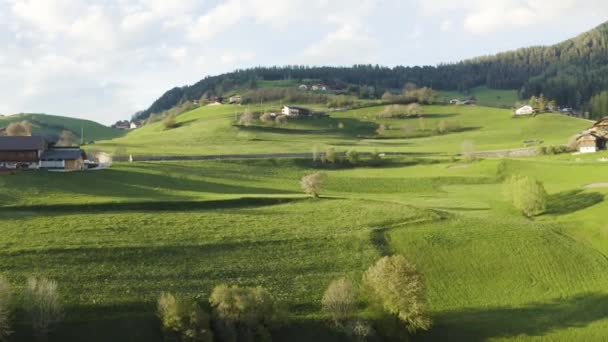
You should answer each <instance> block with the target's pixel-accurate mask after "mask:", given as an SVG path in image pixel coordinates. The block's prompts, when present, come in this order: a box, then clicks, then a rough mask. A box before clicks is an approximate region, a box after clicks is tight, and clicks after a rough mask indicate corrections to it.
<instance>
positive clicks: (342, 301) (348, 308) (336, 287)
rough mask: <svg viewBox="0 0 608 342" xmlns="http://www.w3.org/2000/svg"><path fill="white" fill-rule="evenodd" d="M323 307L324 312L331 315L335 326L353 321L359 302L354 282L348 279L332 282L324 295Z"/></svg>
mask: <svg viewBox="0 0 608 342" xmlns="http://www.w3.org/2000/svg"><path fill="white" fill-rule="evenodd" d="M321 305H322V306H323V311H325V312H326V313H327V314H329V315H330V316H331V318H332V320H333V321H334V324H336V325H338V326H340V325H342V323H343V322H344V321H346V320H348V319H351V318H352V317H353V316H354V314H355V310H356V309H357V300H356V298H355V290H354V288H353V284H352V282H351V281H350V280H347V279H346V278H341V279H337V280H334V281H332V282H331V284H329V287H327V290H325V293H324V294H323V299H321Z"/></svg>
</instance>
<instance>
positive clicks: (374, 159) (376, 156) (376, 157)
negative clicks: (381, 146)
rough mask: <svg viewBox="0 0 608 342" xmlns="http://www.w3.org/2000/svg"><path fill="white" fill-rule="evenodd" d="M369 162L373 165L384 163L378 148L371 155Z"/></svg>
mask: <svg viewBox="0 0 608 342" xmlns="http://www.w3.org/2000/svg"><path fill="white" fill-rule="evenodd" d="M369 163H370V165H372V166H379V165H381V164H382V157H381V156H380V152H378V150H374V152H372V153H371V154H370V156H369Z"/></svg>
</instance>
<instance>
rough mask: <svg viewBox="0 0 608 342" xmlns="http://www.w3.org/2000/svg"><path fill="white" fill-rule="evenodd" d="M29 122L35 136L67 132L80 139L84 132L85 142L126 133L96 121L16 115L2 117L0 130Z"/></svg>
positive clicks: (53, 116) (0, 117)
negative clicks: (16, 123)
mask: <svg viewBox="0 0 608 342" xmlns="http://www.w3.org/2000/svg"><path fill="white" fill-rule="evenodd" d="M19 121H29V122H31V123H32V125H33V133H34V134H52V135H60V134H61V132H63V131H65V130H67V131H71V132H72V133H74V134H75V135H76V136H78V137H80V135H81V131H84V140H85V142H90V141H95V140H106V139H112V138H116V137H119V136H121V135H123V134H124V132H122V131H120V130H118V129H114V128H110V127H107V126H104V125H102V124H99V123H97V122H95V121H91V120H85V119H77V118H70V117H65V116H57V115H48V114H14V115H3V116H0V129H1V128H5V127H6V126H8V125H9V124H11V123H13V122H19Z"/></svg>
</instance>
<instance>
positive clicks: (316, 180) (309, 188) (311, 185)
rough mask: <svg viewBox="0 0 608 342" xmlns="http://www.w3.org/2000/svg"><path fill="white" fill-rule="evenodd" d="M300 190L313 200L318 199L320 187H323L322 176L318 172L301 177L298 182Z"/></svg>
mask: <svg viewBox="0 0 608 342" xmlns="http://www.w3.org/2000/svg"><path fill="white" fill-rule="evenodd" d="M300 185H301V186H302V190H304V192H305V193H307V194H308V195H311V196H312V197H314V198H318V197H319V193H320V192H321V186H322V185H323V175H321V174H320V173H318V172H315V173H313V174H310V175H307V176H304V177H302V180H301V181H300Z"/></svg>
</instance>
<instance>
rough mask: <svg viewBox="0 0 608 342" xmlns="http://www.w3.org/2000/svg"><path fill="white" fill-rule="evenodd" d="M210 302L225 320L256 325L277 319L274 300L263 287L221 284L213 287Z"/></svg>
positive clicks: (217, 313)
mask: <svg viewBox="0 0 608 342" xmlns="http://www.w3.org/2000/svg"><path fill="white" fill-rule="evenodd" d="M209 302H210V303H211V306H212V307H213V310H214V314H215V315H217V317H218V318H220V319H221V320H223V321H225V322H230V323H242V324H245V325H247V326H249V327H255V326H256V325H258V324H266V323H271V322H272V321H273V320H274V319H275V313H276V312H275V309H276V307H275V303H274V300H273V298H272V296H271V295H270V292H268V290H266V289H264V288H263V287H259V286H258V287H240V286H226V285H220V286H217V287H215V288H214V289H213V292H212V293H211V297H210V298H209Z"/></svg>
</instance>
